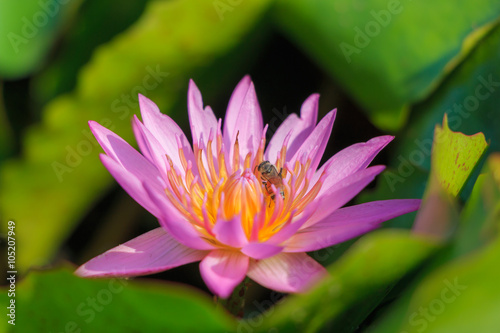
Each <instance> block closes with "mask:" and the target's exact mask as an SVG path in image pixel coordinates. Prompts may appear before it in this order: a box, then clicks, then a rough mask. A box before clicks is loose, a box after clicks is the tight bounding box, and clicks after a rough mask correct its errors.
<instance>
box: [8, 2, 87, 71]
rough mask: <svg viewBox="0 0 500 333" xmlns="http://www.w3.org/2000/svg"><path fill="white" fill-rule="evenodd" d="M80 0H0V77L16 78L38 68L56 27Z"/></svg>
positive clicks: (59, 28) (61, 24)
mask: <svg viewBox="0 0 500 333" xmlns="http://www.w3.org/2000/svg"><path fill="white" fill-rule="evenodd" d="M79 4H80V1H75V0H74V1H61V2H59V1H48V0H47V1H30V0H20V1H1V2H0V36H2V38H1V39H0V50H2V52H0V76H1V77H4V78H18V77H22V76H26V75H28V74H30V73H32V72H33V71H35V70H37V69H38V68H39V67H40V65H41V64H42V62H43V61H44V60H45V57H46V56H47V53H48V52H49V51H50V48H51V47H52V45H53V44H54V41H55V39H56V37H57V34H58V32H59V30H61V28H62V27H63V25H64V23H65V21H67V20H68V19H69V17H70V16H72V14H73V13H74V12H75V10H76V9H77V6H78V5H79Z"/></svg>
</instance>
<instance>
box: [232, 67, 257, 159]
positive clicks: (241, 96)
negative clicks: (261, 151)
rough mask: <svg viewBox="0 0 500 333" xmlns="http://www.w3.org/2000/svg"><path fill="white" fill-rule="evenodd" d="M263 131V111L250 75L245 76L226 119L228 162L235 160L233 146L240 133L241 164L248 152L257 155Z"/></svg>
mask: <svg viewBox="0 0 500 333" xmlns="http://www.w3.org/2000/svg"><path fill="white" fill-rule="evenodd" d="M262 131H263V121H262V113H261V111H260V106H259V102H258V100H257V95H256V93H255V88H254V85H253V83H252V81H251V79H250V77H249V76H245V77H244V78H243V79H242V80H241V81H240V83H238V85H237V86H236V88H235V89H234V92H233V94H232V96H231V99H230V100H229V105H228V107H227V112H226V117H225V119H224V146H225V149H226V152H227V151H228V150H229V157H230V158H229V159H228V160H227V162H228V163H232V160H233V152H234V150H233V146H234V143H235V142H236V135H237V134H238V133H239V134H238V142H239V151H240V166H242V165H243V161H244V160H245V157H246V155H247V154H248V153H252V156H255V153H256V152H257V149H258V148H259V145H260V140H261V137H262Z"/></svg>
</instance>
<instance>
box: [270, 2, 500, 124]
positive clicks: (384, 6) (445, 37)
mask: <svg viewBox="0 0 500 333" xmlns="http://www.w3.org/2000/svg"><path fill="white" fill-rule="evenodd" d="M279 4H280V6H279V10H278V12H277V16H278V20H279V23H280V25H281V26H282V28H283V29H284V31H285V32H286V33H288V34H289V35H290V36H291V37H292V38H293V39H294V40H296V42H297V43H299V44H300V45H301V46H302V47H303V49H304V50H306V51H307V52H309V53H310V54H311V56H313V57H314V58H315V59H316V60H317V61H318V62H319V63H320V64H321V65H322V66H323V67H324V68H325V69H327V70H328V71H329V72H330V73H331V74H332V75H333V76H334V78H335V79H336V80H337V81H338V82H339V83H340V84H341V85H342V86H343V87H344V88H345V89H346V91H347V92H348V93H349V94H350V95H351V96H353V97H354V98H355V100H356V102H358V103H360V105H361V106H363V107H364V109H365V110H366V111H367V112H368V114H369V116H370V117H371V119H372V121H373V122H374V123H375V124H376V125H378V126H379V127H381V128H384V129H392V130H394V129H398V128H400V127H401V125H403V124H404V122H405V120H406V117H407V115H408V113H407V112H408V109H409V106H410V105H411V104H413V103H415V102H416V101H419V100H422V99H424V98H425V97H426V96H428V95H429V94H430V93H431V92H432V91H433V90H434V89H435V88H436V87H437V85H438V84H439V83H440V82H441V81H442V80H443V79H444V78H445V77H447V76H448V75H449V73H450V71H452V70H453V69H454V68H455V67H456V65H457V64H458V63H460V61H461V60H462V59H463V58H464V57H465V56H466V55H467V54H468V53H469V52H470V50H471V49H472V48H473V47H474V46H476V45H477V43H478V42H479V41H480V40H481V39H482V38H483V36H484V34H485V33H487V32H488V31H489V30H490V29H491V28H492V27H493V26H495V25H496V24H497V20H498V17H499V16H500V3H499V2H498V1H495V0H481V1H479V2H472V1H458V2H457V1H455V2H435V1H431V0H425V1H397V0H394V1H386V0H369V1H350V0H339V1H326V0H325V1H308V0H292V1H289V0H288V1H281V2H280V3H279ZM311 36H314V38H311Z"/></svg>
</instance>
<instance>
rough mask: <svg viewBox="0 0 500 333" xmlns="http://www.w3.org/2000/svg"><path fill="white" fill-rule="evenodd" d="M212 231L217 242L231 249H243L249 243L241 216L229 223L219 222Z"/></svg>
mask: <svg viewBox="0 0 500 333" xmlns="http://www.w3.org/2000/svg"><path fill="white" fill-rule="evenodd" d="M212 231H213V233H214V234H215V237H216V238H217V240H219V241H220V242H221V243H223V244H226V245H229V246H231V247H235V248H241V247H243V246H244V245H245V244H247V243H248V239H247V236H246V235H245V231H244V230H243V226H242V225H241V217H240V216H235V217H233V218H232V219H231V220H228V221H224V220H219V221H217V222H216V223H215V226H214V228H213V230H212Z"/></svg>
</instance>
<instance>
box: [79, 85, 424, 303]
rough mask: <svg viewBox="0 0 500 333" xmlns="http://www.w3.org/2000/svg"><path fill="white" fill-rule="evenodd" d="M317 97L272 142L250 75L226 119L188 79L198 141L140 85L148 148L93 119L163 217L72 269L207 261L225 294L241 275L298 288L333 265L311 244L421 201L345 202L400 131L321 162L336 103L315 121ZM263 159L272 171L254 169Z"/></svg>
mask: <svg viewBox="0 0 500 333" xmlns="http://www.w3.org/2000/svg"><path fill="white" fill-rule="evenodd" d="M318 100H319V95H317V94H313V95H311V96H310V97H309V98H307V100H306V101H305V102H304V104H303V105H302V108H301V110H300V117H298V116H297V115H295V114H292V115H290V116H289V117H288V118H287V119H286V120H285V121H284V122H283V123H282V124H281V126H280V127H279V128H278V129H277V130H276V132H275V134H274V135H273V137H272V139H271V140H270V142H269V144H268V145H267V147H266V139H265V137H266V130H267V126H266V127H264V125H263V121H262V114H261V110H260V107H259V103H258V101H257V96H256V94H255V89H254V85H253V83H252V81H251V79H250V77H249V76H246V77H244V78H243V79H242V80H241V81H240V83H239V84H238V85H237V87H236V89H235V90H234V92H233V94H232V96H231V99H230V101H229V105H228V108H227V112H226V117H225V120H224V124H223V125H222V121H221V120H220V119H219V120H217V119H216V117H215V116H214V113H213V112H212V109H211V108H210V107H209V106H206V107H203V102H202V97H201V93H200V91H199V90H198V88H197V87H196V85H195V84H194V82H193V81H191V82H190V85H189V92H188V112H189V120H190V124H191V133H192V138H193V145H192V146H191V144H190V143H189V141H188V139H187V138H186V136H185V135H184V133H183V132H182V130H181V129H180V128H179V126H177V124H176V123H175V122H174V121H173V120H172V119H171V118H170V117H168V116H167V115H165V114H162V113H161V112H160V110H159V109H158V107H157V106H156V105H155V104H154V103H153V102H152V101H150V100H149V99H147V98H146V97H144V96H141V95H140V96H139V104H140V109H141V115H142V122H141V121H140V120H139V119H138V118H137V117H134V119H133V123H132V125H133V130H134V133H135V137H136V139H137V143H138V145H139V148H140V150H141V152H142V154H140V153H139V152H137V151H136V150H135V149H134V148H132V147H131V146H130V145H129V144H128V143H127V142H125V141H124V140H123V139H122V138H120V137H119V136H117V135H116V134H115V133H113V132H111V131H110V130H108V129H106V128H105V127H103V126H101V125H99V124H98V123H96V122H93V121H90V122H89V124H90V128H91V129H92V132H93V133H94V135H95V137H96V139H97V140H98V142H99V144H100V145H101V146H102V148H103V149H104V151H105V152H106V154H101V156H100V157H101V161H102V163H103V164H104V166H105V167H106V168H107V169H108V170H109V172H110V173H111V174H112V175H113V177H114V178H115V179H116V180H117V181H118V183H120V185H121V186H122V187H123V188H124V189H125V190H126V191H127V192H128V194H129V195H130V196H132V198H134V199H135V200H136V201H137V202H138V203H139V204H141V205H142V206H143V207H144V208H146V209H147V210H148V211H149V212H150V213H151V214H153V215H154V216H155V217H157V218H158V220H159V223H160V227H159V228H156V229H154V230H151V231H149V232H147V233H145V234H143V235H141V236H138V237H136V238H134V239H132V240H130V241H128V242H126V243H124V244H122V245H119V246H117V247H115V248H113V249H111V250H109V251H107V252H105V253H104V254H101V255H100V256H98V257H96V258H93V259H91V260H90V261H88V262H87V263H85V264H84V265H82V266H80V267H79V268H78V270H77V271H76V274H78V275H80V276H84V277H107V276H118V277H119V276H121V277H128V276H137V275H145V274H152V273H156V272H160V271H164V270H167V269H170V268H173V267H177V266H180V265H184V264H187V263H191V262H196V261H201V262H200V272H201V276H202V278H203V280H204V281H205V283H206V285H207V286H208V287H209V289H210V290H211V291H212V292H213V293H214V294H216V295H218V296H220V297H223V298H226V297H228V296H229V295H230V294H231V292H232V291H233V289H234V288H235V287H236V286H237V285H238V284H239V283H240V282H242V281H243V279H244V278H245V276H248V277H250V278H251V279H252V280H254V281H255V282H257V283H259V284H261V285H262V286H264V287H267V288H270V289H274V290H277V291H280V292H287V293H289V292H301V291H303V290H305V289H306V288H307V287H308V286H310V285H311V284H312V283H313V282H314V281H316V280H318V279H320V278H321V277H322V276H324V275H325V274H326V270H325V268H324V267H323V266H321V265H320V264H319V263H318V262H316V261H315V260H313V259H312V258H311V257H309V256H308V255H307V254H306V253H305V252H309V251H314V250H319V249H321V248H324V247H328V246H331V245H334V244H337V243H341V242H344V241H346V240H348V239H351V238H353V237H356V236H359V235H361V234H364V233H366V232H367V231H370V230H372V229H375V228H377V227H378V226H380V223H381V222H383V221H386V220H388V219H391V218H393V217H396V216H399V215H401V214H405V213H408V212H411V211H415V210H416V209H418V207H419V204H420V200H412V199H406V200H405V199H399V200H386V201H374V202H368V203H364V204H360V205H355V206H350V207H345V208H341V207H342V206H343V205H345V204H346V203H347V202H349V201H350V200H351V199H352V198H353V197H354V196H356V195H357V194H358V193H359V192H360V191H361V190H362V189H363V188H364V187H365V186H366V185H368V184H369V183H370V182H371V181H372V180H373V179H374V178H375V176H377V175H378V174H379V173H380V172H381V171H382V170H383V169H384V166H371V167H368V165H369V164H370V162H371V161H372V160H373V158H374V157H375V156H376V155H377V154H378V152H379V151H380V150H381V149H382V148H383V147H385V146H386V145H387V144H388V143H389V142H390V141H391V140H392V139H393V137H391V136H380V137H376V138H373V139H371V140H369V141H368V142H364V143H358V144H354V145H352V146H350V147H348V148H345V149H344V150H342V151H340V152H338V153H337V154H336V155H334V156H333V157H331V158H330V159H329V160H328V161H327V162H326V163H325V164H324V165H322V166H321V167H320V168H318V166H319V163H320V160H321V157H322V155H323V152H324V150H325V147H326V144H327V142H328V139H329V136H330V133H331V131H332V126H333V122H334V119H335V114H336V110H332V111H331V112H329V113H328V114H327V115H326V116H325V117H323V119H321V121H320V122H319V123H317V116H318ZM263 161H270V164H267V166H268V167H270V171H276V172H271V173H270V174H268V173H265V172H262V173H261V172H259V168H258V166H259V165H260V163H261V162H263ZM274 168H275V170H274ZM261 171H262V170H261ZM280 171H281V173H279V172H280ZM281 179H282V181H281V182H280V180H281Z"/></svg>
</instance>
